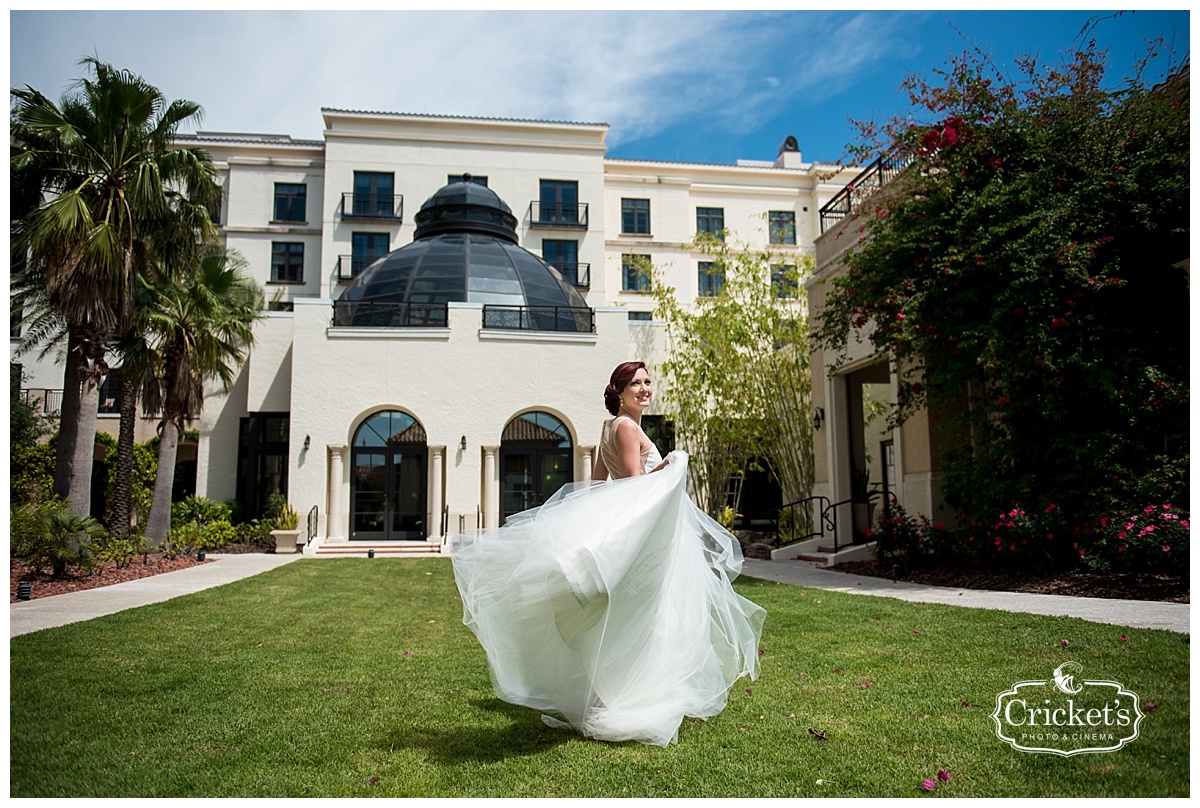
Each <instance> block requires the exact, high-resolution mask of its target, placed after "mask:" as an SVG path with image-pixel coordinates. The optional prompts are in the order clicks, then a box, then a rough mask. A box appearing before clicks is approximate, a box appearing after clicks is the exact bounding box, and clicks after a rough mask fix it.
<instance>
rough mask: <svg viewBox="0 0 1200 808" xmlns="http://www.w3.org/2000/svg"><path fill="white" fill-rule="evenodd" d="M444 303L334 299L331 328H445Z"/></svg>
mask: <svg viewBox="0 0 1200 808" xmlns="http://www.w3.org/2000/svg"><path fill="white" fill-rule="evenodd" d="M447 322H448V320H447V317H446V304H445V303H379V302H376V301H360V300H337V301H334V304H333V325H334V327H335V328H445V327H446V324H447Z"/></svg>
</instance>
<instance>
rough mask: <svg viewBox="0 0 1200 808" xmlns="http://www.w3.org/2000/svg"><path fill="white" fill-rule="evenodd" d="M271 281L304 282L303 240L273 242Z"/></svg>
mask: <svg viewBox="0 0 1200 808" xmlns="http://www.w3.org/2000/svg"><path fill="white" fill-rule="evenodd" d="M271 282H272V283H304V243H303V242H300V241H273V242H271Z"/></svg>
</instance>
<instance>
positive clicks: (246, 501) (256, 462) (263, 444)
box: [236, 412, 291, 519]
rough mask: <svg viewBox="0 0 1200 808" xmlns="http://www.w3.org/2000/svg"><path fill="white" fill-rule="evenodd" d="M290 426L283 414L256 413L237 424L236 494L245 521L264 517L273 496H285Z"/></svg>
mask: <svg viewBox="0 0 1200 808" xmlns="http://www.w3.org/2000/svg"><path fill="white" fill-rule="evenodd" d="M290 422H291V415H290V413H286V412H256V413H251V414H250V415H249V416H248V417H246V418H242V419H241V421H240V424H239V434H238V465H237V488H236V492H237V499H238V502H240V503H241V504H242V507H243V509H244V515H245V516H246V518H247V519H257V518H259V517H261V516H264V515H266V511H267V503H268V501H269V500H270V497H271V494H272V493H273V492H276V491H277V492H279V493H281V494H284V495H286V494H287V481H288V475H287V472H288V468H287V459H288V439H289V436H290V433H291V428H290Z"/></svg>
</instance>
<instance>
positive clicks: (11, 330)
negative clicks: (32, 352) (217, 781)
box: [8, 306, 25, 339]
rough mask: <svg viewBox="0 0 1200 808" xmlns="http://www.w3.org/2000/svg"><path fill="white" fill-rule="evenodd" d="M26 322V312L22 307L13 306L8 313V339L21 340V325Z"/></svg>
mask: <svg viewBox="0 0 1200 808" xmlns="http://www.w3.org/2000/svg"><path fill="white" fill-rule="evenodd" d="M24 321H25V310H24V309H22V308H21V307H20V306H12V307H10V308H9V311H8V338H9V339H20V338H21V324H22V323H23V322H24Z"/></svg>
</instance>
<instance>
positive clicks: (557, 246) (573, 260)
mask: <svg viewBox="0 0 1200 808" xmlns="http://www.w3.org/2000/svg"><path fill="white" fill-rule="evenodd" d="M542 260H544V261H545V262H546V263H547V264H549V265H550V266H552V267H554V268H555V269H557V270H558V274H560V275H562V277H563V280H565V281H566V282H567V283H569V284H572V285H573V286H579V285H580V283H579V281H580V279H579V242H578V241H576V240H574V239H550V238H545V239H542Z"/></svg>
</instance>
